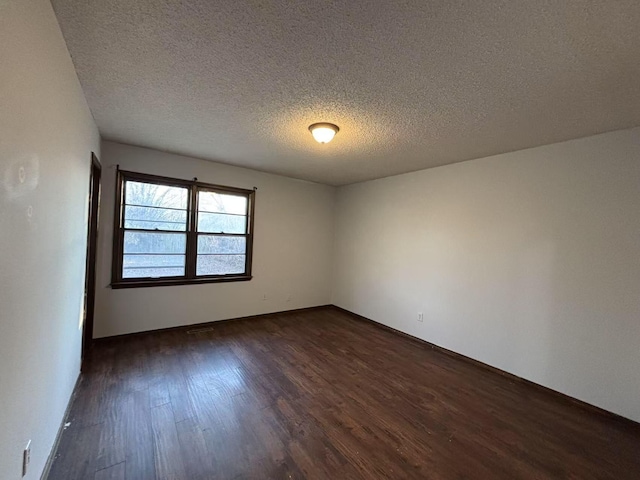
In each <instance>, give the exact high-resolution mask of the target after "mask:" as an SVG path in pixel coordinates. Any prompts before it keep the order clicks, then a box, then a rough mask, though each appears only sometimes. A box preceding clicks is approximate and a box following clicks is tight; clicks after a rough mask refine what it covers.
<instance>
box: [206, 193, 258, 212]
mask: <svg viewBox="0 0 640 480" xmlns="http://www.w3.org/2000/svg"><path fill="white" fill-rule="evenodd" d="M198 210H199V211H201V212H213V213H232V214H235V215H246V214H247V197H246V196H245V195H233V194H229V193H218V192H207V191H205V190H200V191H199V192H198Z"/></svg>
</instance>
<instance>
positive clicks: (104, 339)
mask: <svg viewBox="0 0 640 480" xmlns="http://www.w3.org/2000/svg"><path fill="white" fill-rule="evenodd" d="M331 307H333V305H328V304H327V305H317V306H315V307H303V308H294V309H292V310H282V311H279V312H269V313H260V314H257V315H249V316H246V317H235V318H225V319H224V320H212V321H211V322H203V323H192V324H189V325H178V326H175V327H166V328H158V329H155V330H144V331H142V332H132V333H123V334H120V335H111V336H108V337H100V338H94V339H93V342H94V343H103V342H110V341H113V340H119V339H122V338H126V337H135V336H139V335H147V334H150V333H157V332H172V331H180V330H194V329H198V328H205V327H210V326H213V325H219V324H221V323H226V322H237V321H240V320H256V319H260V318H268V317H271V316H276V315H284V314H291V315H295V314H296V313H303V312H310V311H313V310H324V309H327V308H331Z"/></svg>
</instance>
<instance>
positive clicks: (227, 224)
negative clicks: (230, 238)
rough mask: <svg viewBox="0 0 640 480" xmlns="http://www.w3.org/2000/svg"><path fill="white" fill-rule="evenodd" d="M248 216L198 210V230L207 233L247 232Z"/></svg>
mask: <svg viewBox="0 0 640 480" xmlns="http://www.w3.org/2000/svg"><path fill="white" fill-rule="evenodd" d="M246 228H247V217H245V216H238V215H227V214H224V213H207V212H198V231H199V232H205V233H242V234H244V233H247V232H246Z"/></svg>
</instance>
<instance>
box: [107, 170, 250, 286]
mask: <svg viewBox="0 0 640 480" xmlns="http://www.w3.org/2000/svg"><path fill="white" fill-rule="evenodd" d="M125 181H139V182H145V183H155V184H159V185H167V186H172V187H186V188H187V189H188V197H189V198H188V202H187V226H186V230H185V232H184V233H185V234H186V251H185V275H184V276H179V277H162V278H131V279H128V278H123V277H122V266H123V262H124V233H125V230H127V229H125V228H124V203H123V202H124V200H125V199H124V195H125V192H124V183H125ZM200 190H204V191H214V192H220V193H236V194H242V195H244V196H246V197H247V201H248V205H247V230H246V232H247V233H246V234H237V235H240V236H243V237H245V238H246V239H247V243H246V260H245V272H244V274H239V275H235V274H231V275H196V262H197V256H198V251H197V249H198V245H197V242H198V231H197V225H198V223H197V222H198V211H197V195H198V191H200ZM255 192H256V189H255V187H254V189H253V190H247V189H244V188H236V187H229V186H225V185H215V184H212V183H203V182H199V181H198V179H197V178H194V179H193V180H184V179H179V178H171V177H163V176H159V175H151V174H146V173H139V172H130V171H126V170H120V169H119V168H118V170H117V171H116V195H115V210H114V217H113V247H112V250H111V252H112V260H111V288H134V287H159V286H169V285H198V284H203V283H222V282H243V281H249V280H251V279H252V278H253V276H252V274H251V267H252V263H253V262H252V260H253V230H254V214H255ZM129 230H131V229H129ZM176 233H178V232H176ZM205 233H206V232H205ZM228 235H231V234H228Z"/></svg>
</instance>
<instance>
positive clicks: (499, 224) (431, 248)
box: [333, 129, 640, 421]
mask: <svg viewBox="0 0 640 480" xmlns="http://www.w3.org/2000/svg"><path fill="white" fill-rule="evenodd" d="M389 161H393V159H389ZM336 215H337V218H336V232H337V233H336V245H335V278H334V290H333V302H334V303H335V304H336V305H338V306H340V307H343V308H345V309H347V310H350V311H353V312H355V313H358V314H360V315H363V316H365V317H368V318H370V319H373V320H375V321H378V322H380V323H383V324H385V325H388V326H391V327H393V328H396V329H398V330H401V331H403V332H406V333H409V334H411V335H414V336H416V337H419V338H422V339H424V340H427V341H429V342H432V343H435V344H437V345H440V346H442V347H445V348H447V349H451V350H453V351H456V352H458V353H462V354H464V355H467V356H469V357H472V358H474V359H477V360H480V361H482V362H485V363H488V364H489V365H493V366H495V367H498V368H500V369H502V370H506V371H508V372H511V373H513V374H515V375H518V376H520V377H524V378H526V379H529V380H532V381H534V382H536V383H539V384H542V385H545V386H547V387H550V388H552V389H554V390H557V391H560V392H563V393H566V394H568V395H570V396H573V397H576V398H578V399H581V400H584V401H586V402H588V403H591V404H593V405H597V406H599V407H602V408H605V409H607V410H610V411H613V412H616V413H618V414H620V415H623V416H626V417H628V418H631V419H634V420H636V421H640V129H633V130H626V131H618V132H613V133H608V134H603V135H598V136H593V137H589V138H584V139H580V140H575V141H569V142H565V143H559V144H554V145H549V146H545V147H539V148H533V149H529V150H524V151H519V152H515V153H509V154H504V155H498V156H494V157H489V158H484V159H479V160H474V161H470V162H464V163H459V164H455V165H450V166H445V167H440V168H435V169H430V170H423V171H420V172H415V173H410V174H406V175H400V176H396V177H390V178H386V179H382V180H377V181H371V182H366V183H361V184H356V185H352V186H348V187H344V188H340V189H339V190H338V196H337V202H336ZM419 311H420V312H424V315H425V319H424V323H419V322H417V321H416V318H417V312H419Z"/></svg>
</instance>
